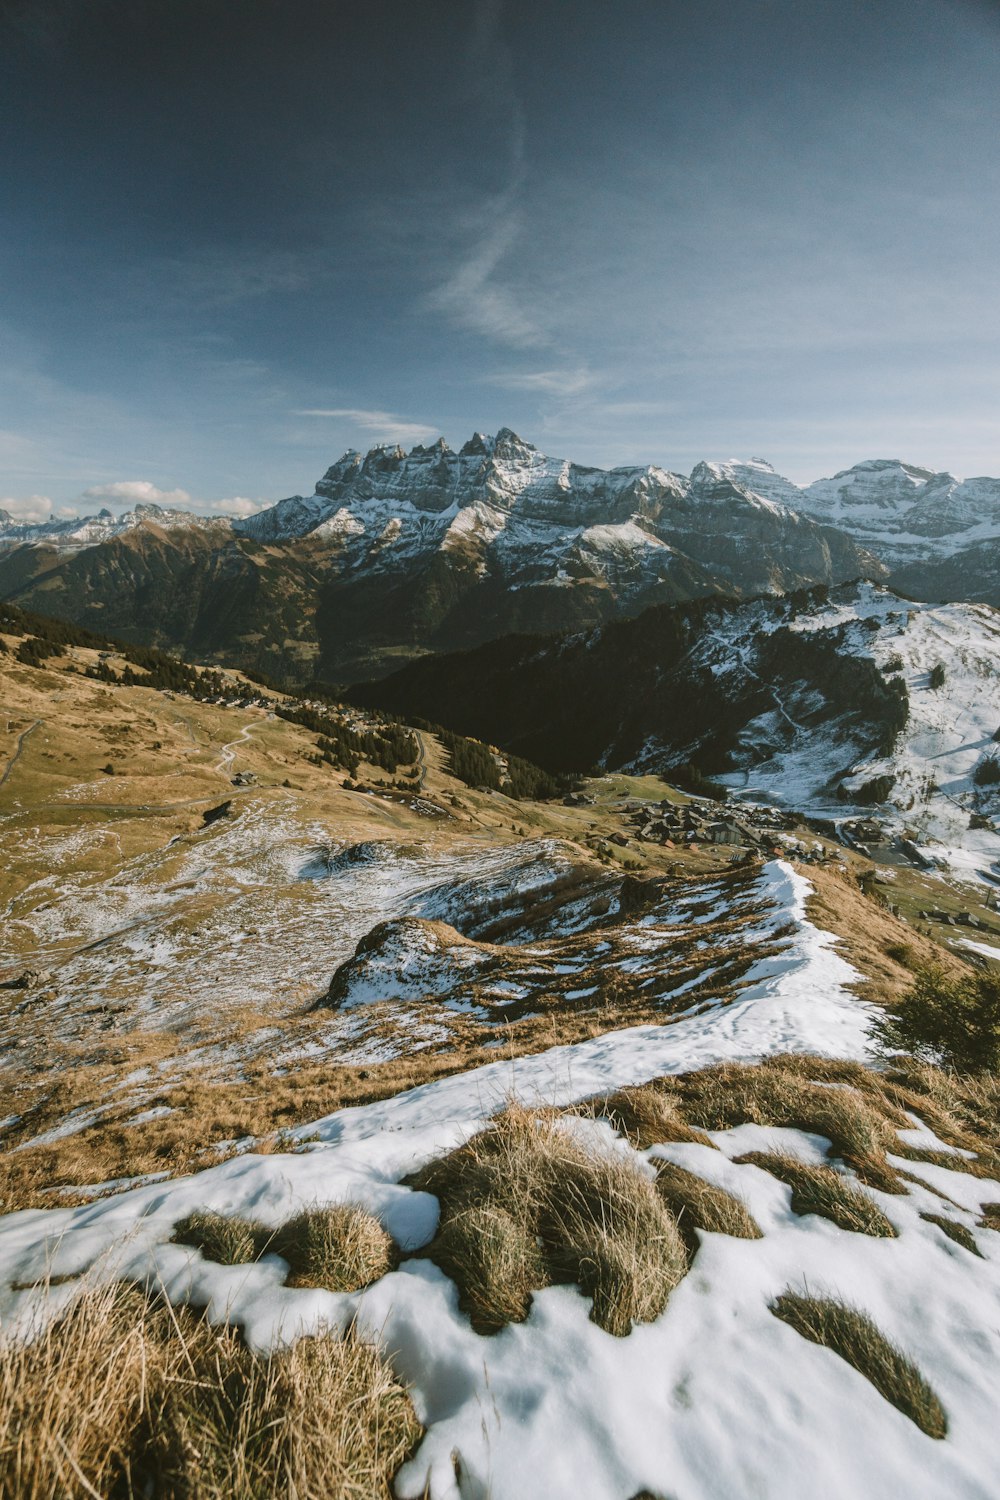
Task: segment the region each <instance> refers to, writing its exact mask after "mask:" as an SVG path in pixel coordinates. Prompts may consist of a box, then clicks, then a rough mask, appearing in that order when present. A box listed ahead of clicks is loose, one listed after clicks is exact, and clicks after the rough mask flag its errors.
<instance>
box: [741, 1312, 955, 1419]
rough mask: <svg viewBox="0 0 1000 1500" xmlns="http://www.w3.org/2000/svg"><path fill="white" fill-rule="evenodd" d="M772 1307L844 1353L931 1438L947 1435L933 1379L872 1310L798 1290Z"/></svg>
mask: <svg viewBox="0 0 1000 1500" xmlns="http://www.w3.org/2000/svg"><path fill="white" fill-rule="evenodd" d="M771 1311H772V1312H773V1313H774V1315H775V1317H776V1318H780V1319H781V1320H782V1322H783V1323H788V1324H789V1326H790V1327H792V1328H794V1329H795V1331H796V1333H800V1334H801V1335H802V1337H803V1338H806V1339H809V1340H810V1342H811V1343H814V1344H821V1345H822V1346H823V1347H824V1348H825V1349H832V1350H833V1352H834V1353H835V1354H839V1355H840V1358H841V1359H843V1360H846V1361H847V1363H848V1364H849V1365H851V1366H852V1368H853V1369H855V1370H857V1371H858V1373H859V1374H861V1375H863V1376H864V1377H865V1379H866V1380H870V1381H871V1383H872V1385H873V1386H874V1387H875V1389H876V1390H877V1391H878V1393H879V1395H880V1396H884V1397H885V1399H886V1401H891V1403H892V1405H893V1406H895V1407H896V1409H897V1410H898V1411H901V1412H902V1413H903V1415H904V1416H907V1417H909V1418H910V1421H911V1422H915V1423H916V1425H917V1426H918V1427H919V1428H920V1430H921V1431H922V1432H926V1434H927V1436H928V1437H932V1438H943V1437H944V1436H945V1435H946V1434H947V1431H948V1419H947V1417H946V1416H945V1414H944V1410H943V1408H942V1406H941V1403H940V1401H939V1400H938V1398H937V1396H936V1395H935V1394H934V1392H933V1391H932V1389H931V1387H930V1386H929V1385H928V1384H927V1381H926V1380H925V1379H924V1377H923V1376H922V1375H921V1373H920V1371H919V1370H918V1369H917V1367H916V1365H914V1364H913V1363H912V1361H911V1360H909V1359H907V1357H906V1355H905V1354H904V1353H903V1351H902V1350H901V1349H899V1348H897V1347H896V1345H895V1344H893V1343H890V1341H889V1340H888V1339H887V1338H886V1337H885V1335H884V1334H883V1333H881V1332H880V1331H879V1329H878V1328H877V1327H876V1326H875V1324H874V1323H873V1322H872V1320H871V1318H869V1317H868V1315H867V1314H866V1313H863V1312H861V1311H860V1310H859V1309H858V1308H856V1307H850V1306H849V1305H848V1304H847V1303H845V1302H838V1301H835V1300H834V1299H833V1298H823V1297H803V1296H800V1295H799V1294H798V1293H796V1292H792V1291H787V1292H784V1293H783V1294H782V1295H781V1296H780V1297H778V1298H777V1300H776V1301H774V1302H772V1304H771Z"/></svg>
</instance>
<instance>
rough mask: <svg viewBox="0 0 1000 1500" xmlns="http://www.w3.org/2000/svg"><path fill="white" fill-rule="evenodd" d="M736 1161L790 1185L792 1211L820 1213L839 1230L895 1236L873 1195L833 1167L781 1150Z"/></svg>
mask: <svg viewBox="0 0 1000 1500" xmlns="http://www.w3.org/2000/svg"><path fill="white" fill-rule="evenodd" d="M736 1160H737V1163H739V1164H740V1165H742V1164H743V1163H749V1164H750V1165H751V1166H755V1167H761V1168H762V1169H763V1170H764V1171H765V1172H770V1174H771V1176H772V1177H777V1179H778V1181H779V1182H783V1183H785V1185H786V1186H787V1187H790V1188H791V1190H792V1212H793V1213H796V1214H818V1215H819V1216H820V1217H821V1218H824V1219H829V1220H830V1221H831V1223H833V1224H836V1226H837V1228H838V1229H847V1230H852V1231H853V1232H854V1233H856V1234H869V1235H872V1236H873V1237H874V1238H876V1239H895V1237H896V1231H895V1229H894V1228H893V1226H892V1224H891V1223H890V1222H889V1220H888V1219H887V1218H886V1216H885V1214H884V1213H883V1212H882V1210H881V1209H880V1208H879V1206H878V1204H877V1203H876V1202H875V1200H874V1198H872V1197H871V1196H870V1194H868V1193H866V1192H863V1191H862V1190H861V1189H859V1188H857V1187H855V1186H854V1185H853V1184H852V1183H851V1182H850V1181H849V1179H848V1178H846V1177H844V1176H843V1175H842V1174H841V1173H840V1172H837V1171H835V1170H834V1168H833V1167H828V1166H824V1165H820V1164H816V1163H813V1162H806V1161H801V1160H800V1159H799V1158H798V1157H797V1156H789V1155H788V1154H787V1153H785V1152H781V1151H753V1152H750V1153H748V1155H746V1156H738V1157H737V1158H736Z"/></svg>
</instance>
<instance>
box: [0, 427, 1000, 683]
mask: <svg viewBox="0 0 1000 1500" xmlns="http://www.w3.org/2000/svg"><path fill="white" fill-rule="evenodd" d="M857 578H868V579H872V580H883V581H888V582H890V583H891V584H892V585H893V586H896V587H898V588H900V589H901V590H903V591H905V592H906V593H908V594H911V595H913V596H915V597H919V598H927V599H934V600H937V599H945V598H965V599H981V600H983V601H984V602H987V603H996V604H1000V480H995V479H988V478H983V479H970V480H966V481H961V482H960V481H958V480H956V479H954V478H953V477H952V476H950V475H948V474H933V473H931V472H930V471H928V470H924V469H918V468H914V467H913V466H911V465H907V464H904V463H900V462H897V461H895V460H874V461H870V462H867V463H862V464H859V465H857V466H856V467H855V468H853V469H850V470H846V471H844V472H843V473H840V474H837V475H835V476H834V477H833V478H832V479H822V480H817V481H816V482H815V483H814V484H811V485H809V486H807V487H805V488H802V487H799V486H797V485H795V484H793V483H792V481H791V480H788V479H785V478H783V477H782V476H781V475H780V474H778V473H777V472H776V471H775V470H774V469H773V468H772V467H771V466H770V465H769V464H767V463H765V462H763V461H762V460H760V459H751V460H749V461H747V462H736V461H732V462H728V463H718V464H714V463H701V464H698V465H697V466H696V467H695V468H694V469H693V470H692V472H691V473H690V475H687V476H685V475H680V474H675V473H671V472H670V471H668V470H665V469H662V468H659V467H657V466H655V465H647V466H644V467H640V466H635V467H622V468H616V469H610V470H601V469H595V468H587V467H583V466H580V465H577V464H574V463H571V462H569V461H568V460H562V459H553V458H549V457H547V456H546V455H544V454H543V453H541V452H540V451H539V450H538V449H537V448H535V447H533V446H532V445H531V444H530V443H527V442H524V441H523V440H522V439H521V438H519V437H518V436H517V434H516V433H514V432H512V431H511V430H510V429H509V428H503V429H501V431H500V432H498V433H497V434H496V436H495V437H486V436H483V435H482V434H478V433H477V434H475V435H474V436H473V437H472V438H471V439H470V440H469V441H468V442H467V443H465V444H464V445H463V447H462V448H460V449H459V450H458V451H457V452H455V451H453V450H452V449H451V448H449V447H448V445H447V444H446V443H445V442H444V440H443V439H440V440H439V441H438V442H436V443H434V444H432V445H429V446H423V445H418V446H416V447H414V448H413V449H411V450H410V451H409V452H405V451H404V450H403V449H402V448H400V447H395V448H392V447H384V446H383V447H377V448H374V449H372V450H371V451H370V452H368V453H367V454H365V455H362V454H361V453H359V452H356V451H354V450H351V451H349V452H348V453H346V454H344V456H343V457H342V458H341V459H340V460H338V462H337V463H335V464H334V465H333V466H332V467H331V468H330V469H328V470H327V472H326V474H325V475H324V476H323V478H322V479H321V480H320V481H319V482H318V484H317V485H316V488H315V492H314V493H313V494H312V495H310V496H302V495H293V496H290V497H289V498H287V499H284V500H280V501H278V502H277V503H276V504H275V505H273V506H270V507H269V508H267V509H265V510H263V511H261V512H260V513H258V514H257V515H254V516H250V517H248V518H245V519H238V520H231V519H227V518H207V517H204V516H199V515H195V514H193V513H191V512H187V511H182V510H168V509H164V508H162V507H158V506H155V505H139V506H136V507H135V508H134V509H133V510H130V511H127V512H125V513H124V514H122V515H119V516H115V515H113V514H112V513H111V512H110V511H107V510H104V511H101V512H100V513H99V514H98V515H95V516H90V517H86V518H85V519H83V520H67V521H58V522H54V523H44V524H41V525H24V524H18V523H16V522H15V521H13V520H12V519H11V517H10V516H8V515H6V513H5V512H0V598H4V599H11V600H14V601H16V602H17V603H18V604H20V605H22V606H23V607H25V608H29V609H35V610H39V611H42V612H46V613H51V614H55V615H59V616H62V617H65V618H68V619H71V620H73V621H75V622H76V623H79V624H85V625H88V626H90V627H92V628H95V629H99V630H102V631H105V632H109V633H111V634H115V635H118V636H121V637H122V638H123V639H126V640H132V641H142V642H147V643H153V644H156V645H159V646H164V647H167V648H171V649H177V650H181V651H183V652H186V653H189V654H195V655H198V656H200V657H202V658H204V659H211V660H215V661H219V662H225V663H228V664H232V665H237V666H243V667H247V668H250V669H255V670H258V671H265V672H267V673H270V674H271V675H273V676H275V677H278V678H280V679H283V680H297V681H303V680H306V679H308V678H309V677H313V676H316V677H321V678H323V679H325V680H327V681H332V682H338V681H339V682H344V681H350V680H352V679H357V678H361V677H374V676H380V675H383V674H385V673H387V672H389V671H391V670H392V669H393V668H394V667H397V666H399V665H400V664H401V663H404V662H406V661H407V660H410V659H412V658H415V657H418V656H421V655H423V654H426V653H427V652H429V651H430V652H437V651H442V650H443V651H449V650H456V649H459V650H461V649H467V648H470V647H474V646H476V645H479V644H482V643H484V642H487V641H490V640H494V639H497V638H499V637H502V636H505V635H508V634H510V633H512V632H529V633H553V632H560V631H566V630H580V629H587V628H590V627H593V626H596V625H599V624H601V623H603V622H605V621H608V620H612V619H615V618H618V617H628V616H635V615H638V614H640V613H641V612H642V611H643V610H644V609H647V608H649V607H650V606H652V605H657V604H670V603H680V602H684V601H687V600H692V599H697V598H705V597H712V596H722V595H725V596H729V597H736V598H747V597H751V596H758V595H768V594H772V595H777V594H784V593H788V592H790V591H793V590H795V589H798V588H802V587H809V586H812V585H816V584H827V585H836V584H839V583H843V582H846V581H849V580H854V579H857Z"/></svg>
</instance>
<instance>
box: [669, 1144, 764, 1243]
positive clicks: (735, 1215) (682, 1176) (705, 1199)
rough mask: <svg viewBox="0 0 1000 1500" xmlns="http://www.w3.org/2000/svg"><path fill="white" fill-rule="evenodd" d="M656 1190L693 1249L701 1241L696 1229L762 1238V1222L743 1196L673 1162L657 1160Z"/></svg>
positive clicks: (737, 1236)
mask: <svg viewBox="0 0 1000 1500" xmlns="http://www.w3.org/2000/svg"><path fill="white" fill-rule="evenodd" d="M656 1190H657V1192H658V1193H659V1195H660V1197H661V1198H662V1199H663V1201H664V1202H665V1203H666V1205H667V1207H668V1208H669V1209H670V1212H671V1213H672V1214H673V1215H674V1217H675V1218H676V1220H677V1225H678V1228H679V1229H680V1232H681V1234H682V1235H683V1236H684V1240H685V1242H686V1244H687V1246H688V1249H689V1251H691V1252H693V1251H694V1250H696V1249H697V1245H698V1241H697V1237H696V1236H695V1234H694V1231H695V1230H696V1229H704V1230H706V1231H707V1232H708V1233H709V1234H730V1235H732V1236H733V1237H734V1238H735V1239H739V1240H759V1239H761V1238H762V1235H761V1229H760V1225H759V1224H758V1223H757V1221H756V1219H755V1218H754V1217H753V1215H752V1214H751V1212H750V1210H749V1209H748V1208H747V1206H746V1204H745V1203H744V1202H743V1201H742V1199H740V1198H737V1197H736V1196H735V1194H733V1193H728V1192H727V1191H726V1189H725V1188H721V1187H716V1186H714V1185H713V1184H712V1183H710V1182H706V1181H705V1179H704V1178H703V1177H699V1176H698V1175H697V1173H695V1172H688V1171H685V1169H684V1168H683V1167H678V1166H675V1165H674V1163H673V1162H668V1161H664V1162H657V1163H656Z"/></svg>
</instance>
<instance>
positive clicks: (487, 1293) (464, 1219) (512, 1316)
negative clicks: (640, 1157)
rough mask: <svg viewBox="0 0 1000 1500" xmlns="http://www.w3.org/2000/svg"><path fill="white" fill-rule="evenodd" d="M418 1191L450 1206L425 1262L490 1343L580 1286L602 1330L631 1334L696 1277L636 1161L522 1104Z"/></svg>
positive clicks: (419, 1178)
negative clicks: (493, 1335) (450, 1286)
mask: <svg viewBox="0 0 1000 1500" xmlns="http://www.w3.org/2000/svg"><path fill="white" fill-rule="evenodd" d="M411 1182H412V1186H414V1187H418V1188H420V1189H422V1190H423V1191H425V1192H430V1193H434V1194H435V1195H436V1196H437V1198H438V1199H439V1200H440V1203H441V1225H440V1229H439V1231H438V1234H437V1237H436V1238H435V1240H434V1241H433V1242H432V1244H431V1245H430V1246H429V1247H428V1249H427V1250H426V1251H424V1252H421V1253H422V1254H427V1255H429V1256H430V1257H431V1259H433V1260H434V1261H435V1262H436V1263H437V1264H438V1265H440V1266H441V1268H442V1270H444V1271H445V1273H446V1274H447V1275H449V1276H451V1277H452V1278H453V1279H454V1280H455V1281H456V1282H457V1284H458V1287H459V1295H460V1301H461V1305H462V1307H463V1308H464V1309H465V1310H466V1311H467V1312H468V1313H469V1315H470V1317H471V1318H472V1320H473V1326H474V1327H476V1328H478V1329H479V1331H481V1332H484V1333H485V1332H493V1331H495V1330H496V1329H498V1328H500V1327H502V1326H503V1325H504V1324H505V1323H507V1322H509V1321H517V1320H519V1319H520V1318H523V1317H524V1316H526V1315H527V1311H528V1308H529V1306H530V1293H531V1291H533V1290H537V1289H539V1288H540V1287H541V1286H544V1285H546V1284H547V1283H549V1282H562V1283H572V1282H576V1283H578V1284H579V1286H580V1288H581V1290H582V1291H583V1292H584V1294H585V1295H587V1296H590V1297H591V1298H592V1299H593V1303H594V1306H593V1310H592V1313H591V1316H592V1317H593V1319H594V1321H595V1322H596V1323H599V1324H600V1326H601V1327H602V1328H605V1329H607V1330H608V1332H610V1333H615V1334H620V1335H621V1334H626V1333H628V1331H629V1329H630V1328H631V1326H632V1323H633V1322H634V1321H640V1322H646V1321H650V1320H651V1319H652V1318H655V1317H657V1316H658V1315H659V1313H660V1312H661V1311H662V1310H663V1308H664V1306H665V1305H666V1302H667V1298H668V1297H669V1295H670V1292H671V1291H672V1290H673V1288H674V1287H675V1286H676V1285H677V1283H678V1282H679V1281H680V1280H681V1278H682V1277H683V1276H684V1273H685V1271H686V1269H687V1260H686V1255H685V1250H684V1245H683V1241H682V1240H681V1237H680V1234H679V1233H678V1230H677V1225H676V1223H675V1222H674V1219H673V1217H672V1216H671V1215H670V1214H669V1213H668V1212H667V1210H666V1208H665V1207H664V1205H663V1203H662V1201H661V1200H660V1198H659V1196H658V1195H657V1192H656V1188H655V1186H654V1185H653V1183H652V1181H651V1180H650V1178H649V1177H648V1176H647V1175H646V1174H645V1173H644V1172H643V1170H642V1168H641V1166H640V1165H639V1164H638V1163H637V1162H635V1161H634V1160H633V1159H632V1158H631V1157H629V1156H627V1155H625V1154H623V1153H622V1152H619V1151H617V1150H614V1149H609V1148H607V1147H604V1146H594V1145H591V1144H590V1143H583V1142H581V1141H580V1140H579V1139H578V1138H576V1137H574V1136H573V1135H572V1134H571V1133H570V1132H569V1131H568V1130H567V1129H566V1128H565V1127H564V1126H561V1125H560V1124H559V1123H558V1121H557V1120H554V1119H552V1118H551V1117H540V1116H538V1115H534V1114H532V1113H531V1112H530V1111H528V1110H525V1109H522V1108H520V1107H518V1106H513V1107H511V1108H508V1109H507V1110H505V1111H504V1113H503V1114H501V1115H500V1116H498V1117H497V1119H496V1120H495V1121H494V1123H493V1124H492V1125H491V1126H490V1128H489V1129H488V1130H485V1131H483V1132H481V1133H480V1134H479V1135H477V1136H474V1137H473V1138H472V1140H471V1141H468V1142H467V1143H466V1144H465V1145H464V1146H462V1147H460V1148H459V1149H458V1150H457V1151H454V1152H452V1153H451V1154H450V1155H449V1156H447V1157H444V1158H442V1159H441V1160H439V1161H436V1162H432V1163H431V1164H430V1166H429V1167H427V1168H425V1169H424V1170H423V1171H422V1172H420V1173H418V1174H417V1175H416V1177H414V1178H413V1179H412V1180H411ZM484 1235H485V1236H486V1239H485V1241H484V1238H483V1237H484ZM491 1246H493V1247H494V1249H495V1252H496V1253H495V1257H494V1258H492V1259H491V1255H490V1247H491Z"/></svg>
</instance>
